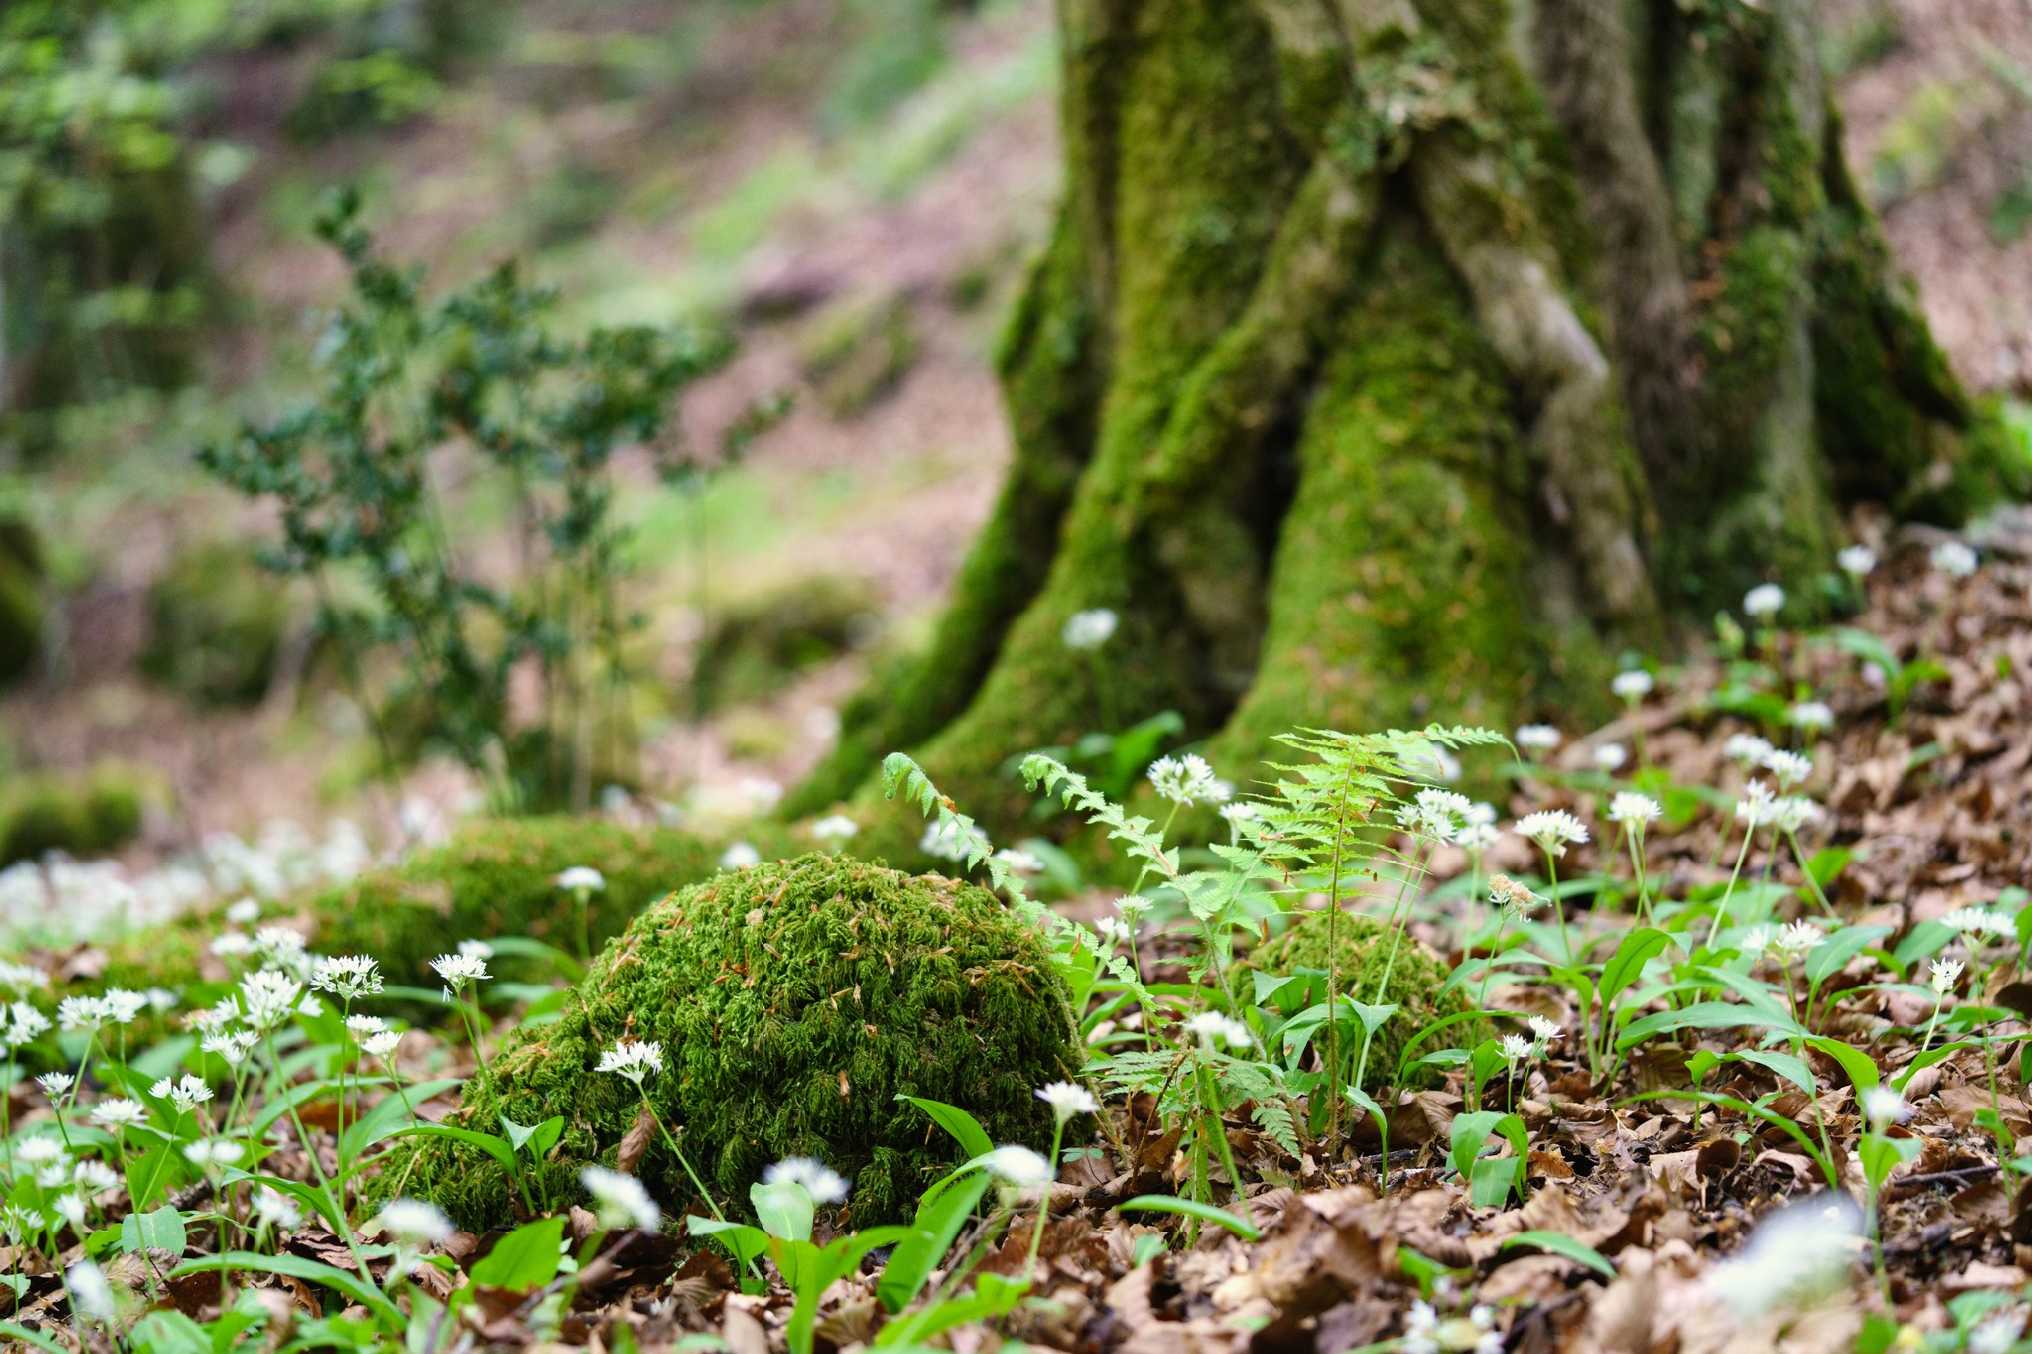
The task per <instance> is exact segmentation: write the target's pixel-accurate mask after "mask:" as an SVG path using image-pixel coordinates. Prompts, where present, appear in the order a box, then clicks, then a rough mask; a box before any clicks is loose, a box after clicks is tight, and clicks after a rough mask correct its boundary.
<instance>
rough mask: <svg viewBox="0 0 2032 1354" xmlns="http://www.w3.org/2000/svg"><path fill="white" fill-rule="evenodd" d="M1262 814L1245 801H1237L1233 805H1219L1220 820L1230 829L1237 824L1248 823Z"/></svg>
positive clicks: (1258, 809) (1254, 806)
mask: <svg viewBox="0 0 2032 1354" xmlns="http://www.w3.org/2000/svg"><path fill="white" fill-rule="evenodd" d="M1262 812H1263V811H1262V810H1261V809H1260V808H1258V807H1257V806H1256V805H1254V804H1251V803H1250V802H1249V801H1248V800H1246V799H1237V800H1235V801H1234V802H1233V803H1229V804H1223V805H1221V818H1222V819H1223V820H1224V821H1226V822H1227V824H1228V825H1229V826H1230V827H1233V826H1234V825H1236V824H1237V823H1246V822H1249V821H1251V820H1252V819H1254V818H1257V817H1258V816H1260V815H1261V814H1262Z"/></svg>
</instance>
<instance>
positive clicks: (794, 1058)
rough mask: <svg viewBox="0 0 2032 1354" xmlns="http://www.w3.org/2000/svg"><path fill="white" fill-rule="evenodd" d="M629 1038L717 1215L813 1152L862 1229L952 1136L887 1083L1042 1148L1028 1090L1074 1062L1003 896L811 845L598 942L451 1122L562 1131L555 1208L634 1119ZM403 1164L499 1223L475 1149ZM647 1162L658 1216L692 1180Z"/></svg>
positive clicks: (660, 906) (458, 1214) (445, 1195)
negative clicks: (545, 1019) (620, 1046)
mask: <svg viewBox="0 0 2032 1354" xmlns="http://www.w3.org/2000/svg"><path fill="white" fill-rule="evenodd" d="M623 1038H633V1039H642V1040H655V1041H657V1042H659V1043H661V1044H662V1045H663V1056H664V1061H665V1070H664V1071H663V1072H662V1073H660V1074H657V1075H654V1076H652V1077H651V1078H650V1079H649V1080H648V1081H647V1082H646V1083H645V1085H646V1088H647V1090H648V1093H649V1095H650V1097H651V1098H652V1100H653V1102H654V1103H655V1105H656V1107H657V1111H658V1113H659V1114H660V1115H662V1117H663V1119H664V1122H665V1123H666V1124H668V1125H669V1126H670V1127H671V1129H672V1130H673V1131H674V1132H677V1133H679V1134H680V1135H681V1140H682V1143H683V1145H684V1149H685V1152H686V1155H687V1156H689V1157H690V1158H691V1162H692V1164H693V1165H694V1166H696V1167H697V1168H698V1170H699V1172H700V1174H701V1175H702V1176H703V1177H704V1179H705V1181H706V1183H707V1185H708V1186H709V1187H710V1188H711V1189H712V1190H713V1191H714V1193H715V1195H716V1196H717V1198H718V1200H719V1202H720V1204H721V1206H722V1207H730V1206H731V1207H733V1208H738V1209H740V1210H743V1211H745V1209H746V1207H747V1191H748V1186H749V1185H750V1184H751V1183H752V1182H753V1181H755V1180H756V1179H758V1178H759V1177H760V1176H761V1173H762V1171H763V1169H764V1168H765V1167H766V1166H768V1165H769V1164H770V1163H771V1162H773V1161H776V1160H779V1159H781V1158H783V1157H787V1156H793V1155H805V1156H813V1157H818V1158H820V1159H822V1160H824V1161H825V1162H826V1163H827V1164H829V1165H831V1166H832V1167H833V1168H835V1169H836V1170H838V1171H839V1172H840V1173H841V1174H842V1175H845V1176H846V1177H847V1178H848V1179H849V1180H850V1181H852V1183H853V1195H852V1198H851V1199H850V1201H849V1205H848V1207H849V1209H850V1210H851V1217H852V1219H853V1220H854V1222H855V1223H856V1224H867V1223H871V1222H880V1221H886V1220H891V1219H895V1218H897V1217H900V1216H902V1215H904V1214H906V1213H907V1212H908V1210H909V1208H910V1207H911V1205H912V1203H913V1202H914V1201H915V1200H916V1198H917V1196H918V1193H919V1192H920V1191H921V1190H922V1188H923V1187H924V1186H925V1185H926V1184H928V1183H929V1182H930V1181H931V1180H932V1179H933V1178H935V1175H936V1173H937V1172H939V1171H940V1170H941V1169H943V1168H946V1167H949V1166H950V1165H952V1164H953V1163H954V1162H955V1161H956V1160H957V1159H958V1155H959V1153H958V1149H957V1148H956V1147H955V1146H954V1144H953V1142H952V1140H951V1139H950V1138H949V1137H948V1136H947V1135H946V1134H945V1133H944V1132H943V1131H942V1130H940V1129H938V1128H936V1127H934V1126H933V1125H932V1124H931V1123H930V1121H929V1120H928V1119H926V1117H925V1116H924V1115H923V1113H921V1112H920V1111H918V1110H917V1109H915V1108H913V1107H912V1106H910V1105H909V1104H907V1103H902V1102H899V1101H898V1100H897V1099H896V1096H897V1095H898V1094H910V1095H917V1096H924V1097H928V1098H930V1099H933V1100H940V1101H944V1102H946V1103H948V1104H952V1105H958V1106H960V1107H961V1108H963V1109H965V1110H967V1111H968V1112H969V1113H971V1114H973V1115H974V1116H975V1117H976V1118H978V1119H979V1120H980V1121H981V1122H982V1123H983V1124H984V1125H986V1126H987V1129H988V1132H989V1134H990V1135H991V1136H993V1137H994V1138H995V1139H996V1140H997V1141H998V1142H1010V1141H1019V1142H1027V1143H1032V1144H1036V1145H1039V1146H1041V1145H1042V1144H1043V1143H1044V1142H1045V1141H1046V1140H1047V1139H1048V1137H1049V1134H1050V1128H1051V1121H1050V1118H1049V1115H1048V1112H1047V1111H1046V1110H1045V1108H1044V1106H1043V1105H1042V1104H1040V1103H1039V1102H1038V1101H1037V1100H1036V1099H1035V1098H1034V1094H1033V1093H1034V1091H1035V1089H1036V1088H1037V1087H1038V1086H1041V1085H1043V1084H1044V1083H1045V1082H1047V1081H1051V1080H1055V1079H1059V1078H1063V1077H1067V1076H1070V1075H1071V1074H1072V1073H1073V1072H1074V1071H1075V1069H1076V1068H1077V1066H1078V1062H1079V1052H1078V1048H1077V1045H1076V1043H1075V1036H1074V1031H1073V1029H1072V1025H1071V1020H1070V1017H1069V1015H1068V1012H1067V1007H1066V996H1065V991H1064V989H1063V987H1062V985H1061V984H1060V982H1059V980H1058V978H1057V976H1056V975H1055V974H1054V973H1053V972H1052V970H1051V967H1050V964H1049V961H1048V956H1047V954H1046V947H1045V944H1044V941H1043V939H1042V937H1041V936H1040V935H1039V934H1038V933H1037V932H1036V931H1035V930H1034V929H1033V928H1032V927H1030V926H1029V925H1027V924H1026V923H1024V922H1023V921H1021V920H1020V919H1019V918H1017V917H1016V916H1015V915H1014V914H1013V913H1011V912H1010V911H1009V910H1008V909H1007V908H1006V907H1005V906H1004V905H1003V903H1002V902H1001V901H1000V900H999V899H997V898H996V897H995V896H994V895H993V894H991V893H988V892H987V891H985V890H983V889H981V888H979V887H976V886H974V885H970V884H964V883H960V882H958V881H956V880H952V879H947V878H944V877H942V876H938V875H917V876H912V875H907V874H904V873H902V872H900V871H897V870H891V869H888V868H887V867H885V866H881V865H870V864H867V863H864V862H862V861H857V860H853V859H851V858H848V857H843V856H824V855H810V856H802V857H800V858H798V859H796V860H792V861H786V862H783V863H780V864H773V865H761V866H756V867H754V868H751V869H747V870H739V871H734V872H731V873H728V874H723V875H719V876H718V877H716V878H713V879H710V880H707V881H706V882H704V883H701V884H695V885H693V886H692V887H690V888H687V889H683V890H680V891H679V892H677V893H675V894H672V895H671V896H670V897H668V898H666V899H664V900H663V901H662V902H660V903H657V904H656V905H655V906H654V907H652V908H650V909H649V910H648V911H647V912H645V913H643V914H642V915H641V916H640V917H639V918H637V919H636V921H635V923H634V925H632V926H631V927H629V928H628V930H627V932H626V933H625V934H623V935H622V936H621V937H620V939H618V940H616V941H615V942H614V943H613V944H612V945H610V946H608V947H607V950H606V952H605V953H604V954H602V955H601V956H600V959H599V962H598V963H597V964H596V965H595V966H594V968H593V971H592V973H591V975H590V976H589V977H588V978H587V980H586V982H585V983H584V984H583V985H582V986H581V987H580V989H579V1000H578V1001H576V1002H573V1003H572V1004H571V1005H570V1007H569V1008H568V1009H567V1012H566V1014H565V1016H564V1017H563V1019H561V1020H559V1021H557V1022H555V1023H553V1024H548V1025H541V1026H537V1027H535V1028H529V1029H524V1030H522V1031H520V1032H518V1033H517V1034H516V1035H514V1036H511V1038H510V1039H509V1041H508V1044H507V1046H506V1047H505V1048H503V1049H502V1050H501V1051H500V1052H498V1053H496V1054H495V1055H494V1057H493V1058H492V1065H493V1077H494V1080H493V1081H491V1082H486V1081H481V1080H477V1079H476V1080H475V1081H474V1082H473V1083H472V1084H471V1085H470V1086H469V1087H468V1089H467V1093H466V1100H465V1104H464V1106H463V1107H462V1108H461V1110H460V1115H461V1117H462V1119H463V1122H465V1123H467V1124H470V1125H472V1126H474V1127H476V1128H484V1129H488V1130H495V1129H496V1127H497V1124H498V1116H499V1115H502V1114H505V1115H507V1116H508V1117H509V1118H510V1119H513V1120H515V1121H517V1122H518V1123H525V1124H533V1123H538V1122H540V1121H542V1120H544V1119H546V1118H548V1117H549V1116H551V1115H553V1114H562V1115H564V1116H565V1121H566V1123H567V1125H568V1127H567V1128H566V1130H565V1135H564V1138H563V1140H562V1141H561V1143H560V1145H559V1147H558V1149H557V1150H556V1151H554V1152H553V1153H552V1155H551V1157H550V1158H549V1159H548V1160H547V1161H546V1162H545V1163H544V1164H543V1166H542V1167H541V1172H542V1174H543V1175H544V1177H545V1183H546V1185H547V1187H548V1189H549V1191H550V1193H551V1195H552V1197H554V1198H572V1197H576V1196H577V1194H578V1190H579V1186H578V1184H577V1177H578V1171H579V1168H580V1166H581V1165H583V1164H584V1163H585V1162H587V1161H589V1160H600V1159H605V1160H609V1161H611V1160H612V1158H613V1154H614V1152H615V1149H616V1148H617V1146H618V1145H619V1144H620V1141H621V1139H622V1137H623V1136H624V1135H625V1134H627V1132H628V1131H629V1129H630V1128H631V1127H633V1126H634V1124H635V1121H636V1117H637V1114H638V1112H639V1101H638V1098H637V1095H636V1090H635V1087H634V1086H633V1085H632V1084H631V1083H629V1082H627V1081H625V1080H623V1079H622V1078H621V1077H619V1076H617V1075H614V1074H613V1073H603V1072H600V1071H598V1070H597V1068H598V1065H599V1061H600V1054H601V1052H602V1051H603V1050H605V1049H608V1048H611V1047H613V1046H614V1044H615V1043H616V1042H617V1041H619V1040H621V1039H623ZM412 1151H413V1154H414V1155H413V1159H409V1160H404V1159H403V1158H401V1157H398V1158H397V1159H395V1160H394V1161H393V1162H391V1163H390V1165H389V1167H388V1168H387V1169H386V1171H385V1172H384V1174H383V1176H382V1180H383V1182H384V1183H383V1189H384V1190H395V1189H401V1190H404V1191H406V1192H407V1193H410V1194H412V1195H415V1196H417V1197H420V1198H426V1199H430V1200H431V1201H433V1202H435V1203H437V1204H439V1205H440V1206H442V1207H443V1208H445V1209H446V1210H447V1211H448V1212H449V1213H450V1214H451V1215H452V1217H453V1218H455V1219H456V1220H458V1222H459V1223H460V1224H461V1225H463V1226H467V1227H475V1228H477V1227H482V1226H489V1225H493V1224H497V1223H500V1222H503V1221H505V1220H506V1218H507V1217H508V1215H509V1213H510V1211H511V1208H512V1203H511V1195H512V1193H513V1191H512V1188H511V1185H510V1182H509V1181H508V1179H507V1178H506V1177H505V1176H504V1175H503V1174H502V1172H501V1171H500V1170H499V1168H497V1167H496V1166H494V1165H493V1164H492V1163H491V1162H490V1161H489V1160H488V1159H487V1158H485V1157H483V1156H482V1155H480V1154H479V1153H477V1152H475V1151H473V1150H472V1149H470V1148H466V1147H462V1146H459V1145H457V1144H454V1143H450V1142H446V1141H442V1140H430V1141H427V1142H424V1143H422V1144H420V1145H418V1146H417V1147H415V1148H414V1149H412ZM639 1171H640V1174H641V1176H642V1179H643V1181H644V1182H645V1183H646V1184H647V1185H648V1186H649V1189H650V1191H651V1193H652V1194H654V1195H655V1196H656V1197H657V1198H658V1199H659V1200H661V1201H662V1202H663V1203H664V1204H666V1205H667V1206H670V1207H671V1208H673V1209H674V1210H675V1209H680V1208H684V1207H686V1206H688V1205H690V1204H691V1203H692V1202H693V1201H694V1200H695V1198H696V1191H695V1190H693V1189H692V1188H691V1187H690V1186H689V1184H687V1183H686V1181H685V1179H684V1176H683V1172H682V1168H681V1167H680V1166H679V1164H678V1163H677V1162H676V1161H675V1160H674V1159H673V1158H672V1156H671V1154H670V1153H669V1151H668V1150H667V1149H666V1148H664V1147H663V1146H662V1145H661V1143H658V1144H656V1145H654V1146H652V1147H651V1149H650V1151H649V1153H648V1155H647V1156H646V1157H644V1158H643V1159H642V1161H641V1163H640V1166H639Z"/></svg>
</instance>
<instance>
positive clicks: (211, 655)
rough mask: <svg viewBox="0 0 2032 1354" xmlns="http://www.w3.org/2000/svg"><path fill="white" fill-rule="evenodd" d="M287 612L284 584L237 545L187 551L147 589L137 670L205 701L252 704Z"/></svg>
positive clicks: (270, 671) (267, 676) (269, 669)
mask: <svg viewBox="0 0 2032 1354" xmlns="http://www.w3.org/2000/svg"><path fill="white" fill-rule="evenodd" d="M289 611H290V606H289V590H288V588H287V587H286V586H284V584H283V581H282V580H281V579H279V578H277V577H276V576H275V575H273V574H271V573H269V572H267V571H266V570H264V569H263V568H261V566H260V565H259V564H257V563H256V562H255V560H254V557H253V556H252V554H250V553H249V552H248V551H247V550H245V549H243V548H242V547H240V546H238V545H234V544H230V543H226V542H212V543H208V544H205V545H201V546H198V547H196V548H195V549H191V550H186V551H184V552H182V553H180V554H179V555H178V556H177V557H176V558H175V559H174V560H172V561H171V563H170V566H169V568H168V569H167V570H166V571H165V572H164V573H163V575H162V577H160V578H158V579H157V580H156V581H155V582H154V584H153V585H152V586H150V588H149V590H148V645H147V648H146V649H145V650H144V651H143V653H142V656H141V669H142V671H143V672H145V673H147V674H148V675H149V676H150V677H153V678H154V679H155V680H157V681H159V682H161V683H163V684H164V685H166V686H169V687H171V688H173V689H175V690H177V691H180V692H182V693H183V694H184V695H186V696H189V697H191V698H192V699H194V700H197V701H201V702H204V703H206V704H212V705H245V704H251V703H253V702H255V701H258V700H260V699H261V697H262V696H263V695H264V694H266V692H267V690H268V684H269V682H270V681H271V680H272V679H273V677H274V675H275V664H276V660H277V658H278V657H279V656H280V655H281V652H282V636H283V630H284V628H285V627H286V626H287V624H288V622H289Z"/></svg>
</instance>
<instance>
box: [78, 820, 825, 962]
mask: <svg viewBox="0 0 2032 1354" xmlns="http://www.w3.org/2000/svg"><path fill="white" fill-rule="evenodd" d="M751 840H753V841H754V842H755V844H756V846H757V847H758V849H761V850H762V851H764V853H765V854H767V853H768V852H769V851H771V850H780V849H788V842H787V841H786V840H779V839H774V838H771V837H768V836H766V835H765V836H763V837H759V838H756V837H752V836H751ZM719 854H720V848H719V846H718V845H716V844H714V843H711V842H707V841H705V840H703V839H701V838H699V837H698V836H696V835H694V834H692V833H689V832H680V831H677V830H675V829H671V828H647V829H642V828H632V827H627V826H624V825H622V824H619V823H614V822H609V821H607V820H605V819H588V818H567V817H546V818H498V819H491V818H490V819H479V820H476V821H473V822H470V823H467V824H465V825H463V826H461V827H460V828H459V830H458V831H457V832H456V833H455V834H453V836H452V837H451V838H450V840H448V841H446V842H444V843H443V844H441V845H438V846H433V847H430V848H429V849H427V850H423V851H419V852H417V853H416V854H415V855H412V856H410V857H409V858H407V859H406V860H403V861H401V862H399V863H397V864H394V865H388V866H384V867H381V868H378V869H374V870H369V871H368V872H367V873H365V874H362V875H360V876H359V877H358V878H356V879H353V880H351V881H350V882H348V883H345V884H340V885H337V886H334V887H332V888H328V889H325V890H323V891H321V892H318V893H316V894H313V895H311V896H310V897H308V898H303V899H297V900H294V901H285V902H283V903H281V904H279V905H277V906H276V907H275V909H274V913H273V916H272V918H271V919H272V920H278V921H295V922H297V923H300V924H304V925H306V926H307V930H308V938H309V942H310V946H311V948H312V949H314V950H316V951H318V952H319V953H322V954H365V955H371V956H373V957H374V958H375V959H378V960H380V961H381V967H382V971H383V972H385V973H386V974H387V975H388V978H389V981H391V982H397V983H409V984H420V985H424V986H430V985H434V983H435V981H436V980H435V979H434V978H433V977H432V976H431V975H430V973H429V972H428V971H427V968H428V965H429V963H430V961H431V960H432V959H433V958H435V957H436V956H438V955H440V954H443V953H445V952H446V951H447V950H449V949H451V948H452V947H453V946H454V945H456V944H457V943H458V942H459V941H461V940H467V939H485V938H488V937H492V936H509V935H515V936H534V937H535V938H536V939H538V940H543V941H547V942H549V943H550V944H553V945H556V946H557V947H558V948H560V949H563V950H567V951H570V950H572V949H574V948H575V947H576V945H577V934H576V930H577V925H578V914H577V911H576V909H575V907H574V905H573V903H572V900H571V899H570V898H569V897H568V896H567V895H566V894H564V893H562V892H561V891H560V890H559V889H558V887H557V884H556V879H557V876H558V874H559V873H560V872H561V871H564V870H567V869H570V868H571V867H572V866H574V865H589V866H591V867H592V868H594V869H596V870H598V871H599V872H600V873H601V874H602V875H603V876H604V877H605V879H606V881H607V886H606V888H605V889H604V890H602V891H600V892H598V893H595V894H592V895H591V896H590V897H589V898H588V899H587V907H586V921H587V927H588V929H589V930H590V931H591V933H592V939H593V944H594V945H596V946H597V945H599V944H601V943H603V942H604V941H606V940H607V939H608V938H609V937H610V936H613V935H615V934H617V933H618V932H620V931H621V929H622V928H623V927H625V926H627V925H628V923H629V922H630V921H631V920H633V918H634V917H635V915H636V914H637V913H638V912H640V911H641V910H642V909H643V908H645V907H647V906H648V905H649V904H650V903H651V902H653V901H655V900H656V899H658V898H661V897H662V896H663V895H664V894H666V893H668V892H670V890H671V889H673V888H677V887H680V886H682V885H684V884H687V883H690V882H691V881H693V880H696V879H703V878H705V877H706V876H707V875H709V874H711V873H712V872H713V871H714V870H716V869H718V868H719ZM225 901H231V900H225ZM221 905H222V906H223V903H222V904H221ZM166 929H167V930H168V931H170V932H173V933H174V934H162V933H154V932H151V933H149V934H146V935H141V936H137V937H134V938H132V939H130V940H128V941H126V942H124V943H122V944H121V945H120V946H119V947H118V948H116V949H115V950H114V951H113V953H112V955H111V957H110V961H109V965H108V969H107V974H106V980H107V981H108V982H113V983H117V984H120V985H123V986H128V987H145V986H155V985H162V986H170V987H175V986H178V985H180V984H183V983H188V982H191V981H194V980H195V979H197V978H198V977H200V976H201V974H202V965H201V962H200V957H201V954H202V948H201V946H202V938H204V937H209V936H211V935H213V934H216V931H217V928H216V927H209V926H206V925H203V924H201V923H200V924H196V925H193V924H191V923H190V921H189V920H188V919H186V920H185V921H184V922H183V923H180V924H179V925H177V926H175V927H173V928H166ZM192 935H196V936H198V937H200V938H201V939H200V940H198V941H192V940H190V939H188V937H190V936H192ZM494 967H495V969H496V971H497V972H498V973H503V974H513V973H514V972H515V968H516V964H515V961H513V960H511V959H506V958H504V959H502V960H500V961H498V962H497V963H496V964H495V965H494Z"/></svg>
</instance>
